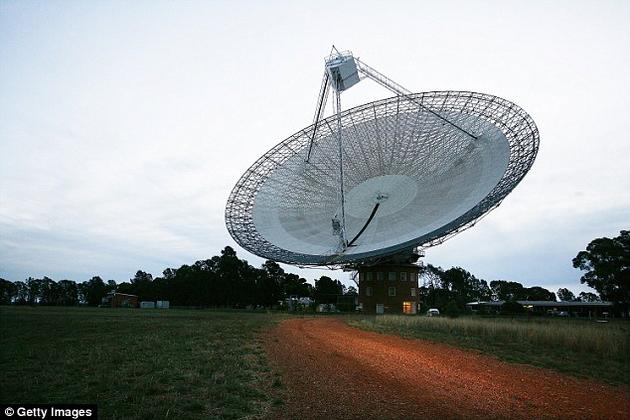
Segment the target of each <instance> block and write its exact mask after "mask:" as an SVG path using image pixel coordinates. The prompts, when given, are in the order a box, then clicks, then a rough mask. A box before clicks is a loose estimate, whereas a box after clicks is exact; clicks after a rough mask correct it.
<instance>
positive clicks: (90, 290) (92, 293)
mask: <svg viewBox="0 0 630 420" xmlns="http://www.w3.org/2000/svg"><path fill="white" fill-rule="evenodd" d="M106 294H107V285H106V284H105V282H104V281H103V279H102V278H100V277H99V276H94V277H92V278H91V279H90V280H88V281H86V282H83V283H81V284H80V285H79V295H80V300H81V301H83V302H85V303H87V304H88V305H91V306H97V305H99V304H100V303H101V300H102V299H103V298H104V297H105V295H106Z"/></svg>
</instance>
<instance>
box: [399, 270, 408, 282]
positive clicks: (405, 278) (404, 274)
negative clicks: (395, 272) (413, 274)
mask: <svg viewBox="0 0 630 420" xmlns="http://www.w3.org/2000/svg"><path fill="white" fill-rule="evenodd" d="M400 281H407V272H405V271H403V272H402V273H400Z"/></svg>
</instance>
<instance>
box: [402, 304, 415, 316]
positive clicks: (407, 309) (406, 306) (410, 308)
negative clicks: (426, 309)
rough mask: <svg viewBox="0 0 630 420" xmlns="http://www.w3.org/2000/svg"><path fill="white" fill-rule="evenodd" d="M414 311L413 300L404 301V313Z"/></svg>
mask: <svg viewBox="0 0 630 420" xmlns="http://www.w3.org/2000/svg"><path fill="white" fill-rule="evenodd" d="M414 313H415V311H414V307H413V302H403V314H407V315H411V314H414Z"/></svg>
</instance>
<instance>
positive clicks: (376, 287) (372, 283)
mask: <svg viewBox="0 0 630 420" xmlns="http://www.w3.org/2000/svg"><path fill="white" fill-rule="evenodd" d="M358 271H359V307H360V308H361V311H362V312H363V313H368V314H408V315H413V314H416V313H417V312H418V303H419V293H418V292H419V291H418V272H419V271H420V269H419V267H418V266H417V265H415V264H381V265H372V266H364V267H360V268H359V270H358Z"/></svg>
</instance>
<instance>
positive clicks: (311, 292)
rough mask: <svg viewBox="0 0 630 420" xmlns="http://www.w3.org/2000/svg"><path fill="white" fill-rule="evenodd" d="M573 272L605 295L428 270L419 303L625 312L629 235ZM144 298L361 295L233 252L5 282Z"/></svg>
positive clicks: (62, 299)
mask: <svg viewBox="0 0 630 420" xmlns="http://www.w3.org/2000/svg"><path fill="white" fill-rule="evenodd" d="M572 262H573V266H574V267H575V268H578V269H580V270H582V271H585V274H584V275H583V276H582V278H581V279H580V281H581V282H582V283H583V284H587V285H588V286H589V287H591V288H593V289H594V290H595V291H597V292H598V294H599V296H598V295H597V294H595V293H591V292H581V293H580V294H579V295H575V294H574V293H573V292H572V291H570V290H568V289H566V288H561V289H559V290H558V291H557V293H554V292H551V291H549V290H547V289H545V288H543V287H539V286H533V287H525V286H523V285H522V284H521V283H518V282H514V281H507V280H493V281H490V282H487V281H486V280H483V279H478V278H476V277H475V276H474V275H473V274H471V273H470V272H468V271H466V270H465V269H463V268H460V267H453V268H450V269H448V270H444V269H442V268H441V267H436V266H433V265H430V264H429V265H426V266H422V267H421V273H420V274H421V285H420V289H419V292H420V299H421V302H422V303H423V304H424V305H425V306H428V307H438V308H442V307H445V306H446V305H448V304H450V305H451V306H455V307H457V308H459V309H463V308H464V306H465V304H466V303H467V302H473V301H489V300H503V301H510V302H512V301H516V300H543V301H555V300H558V299H559V300H561V301H583V302H594V301H598V300H600V299H603V300H608V301H612V302H614V303H615V305H616V306H617V307H618V308H620V309H621V310H622V311H623V313H627V312H628V307H629V304H630V231H626V230H622V231H621V232H620V235H619V236H617V237H615V238H597V239H594V240H593V241H591V242H590V243H589V244H588V246H587V247H586V249H585V250H583V251H580V252H579V253H578V254H577V256H576V257H575V258H574V259H573V261H572ZM112 291H116V292H119V293H128V294H134V295H138V297H139V299H140V300H149V301H155V300H168V301H170V302H171V305H174V306H201V307H206V306H215V307H232V308H243V307H248V306H253V307H258V306H262V307H270V306H273V305H276V304H278V302H280V301H282V300H284V299H286V298H287V297H290V296H296V297H309V298H312V299H314V300H315V301H316V302H318V303H337V301H338V296H343V295H356V294H357V289H356V288H355V287H348V288H346V286H344V285H343V284H342V283H341V282H340V281H339V280H333V279H331V278H330V277H327V276H322V277H320V278H319V279H317V280H315V285H314V286H313V285H311V284H309V283H308V282H307V281H306V279H304V278H302V277H300V276H298V275H296V274H292V273H286V272H285V271H284V270H283V269H282V267H280V266H279V265H278V264H277V263H275V262H273V261H266V262H265V263H264V264H262V266H261V267H260V268H256V267H253V266H252V265H250V264H249V263H248V262H247V261H246V260H243V259H240V258H238V257H237V255H236V252H235V251H234V249H232V248H231V247H229V246H228V247H225V248H224V249H223V250H222V251H221V255H218V256H214V257H212V258H210V259H207V260H201V261H197V262H196V263H194V264H192V265H182V266H181V267H180V268H177V269H175V268H167V269H166V270H164V271H163V273H162V276H161V277H156V278H153V276H152V275H151V274H150V273H146V272H144V271H138V272H137V273H136V275H135V276H134V277H133V278H132V279H130V280H129V281H128V282H123V283H116V282H115V281H114V280H108V281H103V279H101V278H100V277H98V276H95V277H92V278H91V279H90V280H88V281H85V282H82V283H76V282H74V281H72V280H60V281H54V280H53V279H51V278H49V277H44V278H41V279H36V278H32V277H31V278H28V279H26V280H25V281H16V282H11V281H7V280H4V279H0V304H30V305H33V304H40V305H77V304H87V305H98V304H100V303H101V299H102V298H103V297H104V296H105V295H106V294H107V293H109V292H112Z"/></svg>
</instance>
